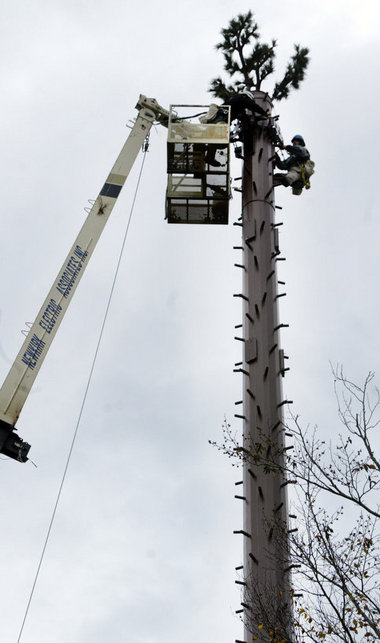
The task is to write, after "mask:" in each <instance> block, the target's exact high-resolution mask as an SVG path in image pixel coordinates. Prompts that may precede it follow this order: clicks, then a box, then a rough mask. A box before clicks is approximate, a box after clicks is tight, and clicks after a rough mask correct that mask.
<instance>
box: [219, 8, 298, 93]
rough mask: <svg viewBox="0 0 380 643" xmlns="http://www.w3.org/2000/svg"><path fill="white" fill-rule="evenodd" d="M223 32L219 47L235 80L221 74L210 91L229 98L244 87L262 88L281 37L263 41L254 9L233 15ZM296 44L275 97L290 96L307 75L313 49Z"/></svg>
mask: <svg viewBox="0 0 380 643" xmlns="http://www.w3.org/2000/svg"><path fill="white" fill-rule="evenodd" d="M221 34H222V37H223V40H222V41H221V42H219V43H218V44H217V45H216V49H218V50H221V52H222V54H223V57H224V63H225V64H224V69H225V71H226V72H227V73H228V75H229V77H230V79H231V84H230V85H227V84H226V83H225V82H224V81H223V80H222V79H221V78H220V77H218V78H215V79H214V80H212V81H211V84H210V88H209V91H210V92H211V93H212V94H213V95H214V96H215V97H216V98H220V99H222V100H223V101H225V100H227V99H228V98H229V97H230V96H231V94H234V93H237V92H239V91H242V89H243V88H244V87H250V88H252V89H255V90H260V89H261V85H262V82H263V81H264V80H265V79H266V78H267V77H268V76H270V75H271V74H272V73H273V72H274V61H275V57H276V47H277V41H276V40H272V42H271V44H267V43H263V42H260V34H259V28H258V25H257V23H256V22H255V21H254V19H253V14H252V11H248V13H246V14H239V15H238V16H237V17H236V18H233V19H232V20H231V21H230V23H229V25H228V27H227V28H226V29H222V31H221ZM249 47H251V50H249ZM294 47H295V53H294V54H293V56H292V57H291V59H290V61H289V63H288V65H287V68H286V71H285V74H284V77H283V78H282V80H281V81H280V82H279V83H276V84H275V87H274V91H273V95H272V98H273V99H276V100H282V99H283V98H287V97H288V95H289V93H290V90H291V89H292V88H293V89H298V88H299V85H300V83H301V81H302V80H303V79H304V77H305V71H306V68H307V66H308V64H309V55H308V54H309V49H307V48H306V47H301V46H300V45H294Z"/></svg>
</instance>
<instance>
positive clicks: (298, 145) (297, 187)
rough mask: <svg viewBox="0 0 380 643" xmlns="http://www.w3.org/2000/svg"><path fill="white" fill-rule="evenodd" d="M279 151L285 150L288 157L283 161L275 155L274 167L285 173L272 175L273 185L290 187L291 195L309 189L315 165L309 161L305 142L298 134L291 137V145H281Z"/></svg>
mask: <svg viewBox="0 0 380 643" xmlns="http://www.w3.org/2000/svg"><path fill="white" fill-rule="evenodd" d="M280 149H283V150H286V151H287V152H288V153H289V156H288V158H286V159H285V160H284V161H283V160H282V159H281V158H280V157H279V155H278V154H276V159H275V165H276V167H278V168H279V169H280V170H287V172H286V174H282V173H277V174H274V175H273V185H274V186H277V185H284V186H285V187H288V186H291V187H292V192H293V194H297V195H299V194H301V193H302V190H303V188H306V190H308V189H309V188H310V177H311V175H312V174H314V166H315V163H314V161H311V160H310V154H309V150H307V149H306V146H305V141H304V139H303V137H302V136H300V134H296V135H295V136H293V138H292V144H291V145H281V146H280Z"/></svg>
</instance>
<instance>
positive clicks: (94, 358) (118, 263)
mask: <svg viewBox="0 0 380 643" xmlns="http://www.w3.org/2000/svg"><path fill="white" fill-rule="evenodd" d="M148 148H149V135H148V136H147V138H146V139H145V142H144V144H143V147H142V151H143V159H142V163H141V167H140V172H139V175H138V179H137V185H136V189H135V193H134V196H133V200H132V205H131V210H130V213H129V218H128V222H127V226H126V229H125V233H124V238H123V242H122V244H121V249H120V252H119V259H118V262H117V265H116V269H115V274H114V278H113V281H112V285H111V290H110V294H109V296H108V300H107V304H106V309H105V312H104V315H103V322H102V325H101V329H100V332H99V338H98V342H97V345H96V348H95V353H94V357H93V360H92V364H91V368H90V373H89V376H88V378H87V384H86V388H85V391H84V395H83V399H82V404H81V407H80V410H79V415H78V419H77V423H76V426H75V430H74V435H73V438H72V440H71V445H70V449H69V453H68V456H67V460H66V464H65V468H64V471H63V475H62V479H61V483H60V486H59V489H58V494H57V498H56V501H55V504H54V508H53V513H52V516H51V519H50V523H49V527H48V530H47V533H46V537H45V541H44V545H43V548H42V552H41V556H40V560H39V563H38V566H37V571H36V574H35V576H34V581H33V585H32V589H31V591H30V595H29V600H28V603H27V606H26V609H25V613H24V617H23V620H22V624H21V628H20V632H19V635H18V638H17V643H20V640H21V636H22V633H23V630H24V626H25V621H26V619H27V616H28V613H29V608H30V605H31V602H32V598H33V595H34V590H35V588H36V584H37V580H38V577H39V574H40V571H41V566H42V562H43V559H44V556H45V551H46V548H47V544H48V541H49V538H50V534H51V530H52V527H53V523H54V519H55V515H56V513H57V508H58V504H59V501H60V498H61V494H62V489H63V485H64V483H65V479H66V474H67V470H68V468H69V464H70V460H71V456H72V453H73V449H74V445H75V441H76V438H77V434H78V429H79V425H80V421H81V419H82V414H83V409H84V406H85V403H86V399H87V394H88V391H89V388H90V383H91V380H92V376H93V373H94V368H95V363H96V360H97V357H98V353H99V348H100V344H101V341H102V337H103V332H104V328H105V325H106V321H107V317H108V312H109V309H110V305H111V300H112V297H113V293H114V290H115V285H116V280H117V277H118V273H119V268H120V264H121V259H122V256H123V252H124V247H125V243H126V240H127V235H128V231H129V226H130V224H131V219H132V214H133V210H134V206H135V202H136V197H137V192H138V189H139V186H140V181H141V176H142V172H143V169H144V163H145V158H146V153H147V151H148Z"/></svg>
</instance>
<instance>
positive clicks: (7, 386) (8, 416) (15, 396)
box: [0, 95, 169, 462]
mask: <svg viewBox="0 0 380 643" xmlns="http://www.w3.org/2000/svg"><path fill="white" fill-rule="evenodd" d="M136 109H138V110H139V113H138V116H137V118H136V121H135V123H134V125H133V127H132V130H131V132H130V134H129V136H128V138H127V140H126V142H125V144H124V146H123V148H122V150H121V152H120V154H119V156H118V157H117V159H116V162H115V164H114V166H113V167H112V170H111V172H110V173H109V174H108V176H107V179H106V182H105V184H104V186H103V188H102V189H101V191H100V193H99V196H98V197H97V199H96V200H95V202H94V204H93V206H92V208H91V210H90V212H89V214H88V216H87V218H86V221H85V222H84V224H83V226H82V229H81V230H80V232H79V234H78V236H77V238H76V239H75V241H74V243H73V246H72V247H71V249H70V252H69V254H68V255H67V258H66V259H65V261H64V263H63V266H62V268H61V270H60V271H59V273H58V275H57V278H56V279H55V281H54V283H53V285H52V287H51V289H50V291H49V293H48V295H47V297H46V299H45V301H44V303H43V304H42V307H41V309H40V311H39V313H38V315H37V317H36V319H35V321H34V323H33V325H32V326H31V328H30V331H29V333H28V336H27V337H26V339H25V341H24V343H23V345H22V346H21V349H20V351H19V353H18V355H17V357H16V359H15V361H14V362H13V365H12V366H11V369H10V371H9V373H8V375H7V377H6V378H5V381H4V383H3V385H2V387H1V389H0V453H4V454H5V455H7V456H9V457H11V458H14V459H16V460H19V461H20V462H26V460H27V459H28V458H27V454H28V452H29V449H30V445H29V444H27V443H26V442H24V441H23V440H22V439H21V438H20V437H19V436H18V435H17V433H15V432H14V426H15V423H16V421H17V419H18V417H19V415H20V412H21V409H22V407H23V405H24V403H25V401H26V399H27V397H28V395H29V392H30V390H31V388H32V385H33V382H34V380H35V379H36V376H37V373H38V371H39V369H40V368H41V365H42V362H43V360H44V359H45V357H46V354H47V352H48V350H49V347H50V345H51V343H52V341H53V339H54V337H55V334H56V332H57V330H58V327H59V325H60V323H61V321H62V319H63V316H64V314H65V312H66V310H67V308H68V305H69V303H70V301H71V299H72V297H73V295H74V292H75V289H76V287H77V285H78V283H79V281H80V279H81V277H82V275H83V272H84V270H85V268H86V266H87V264H88V262H89V260H90V257H91V255H92V253H93V251H94V248H95V246H96V244H97V242H98V240H99V237H100V235H101V233H102V232H103V229H104V226H105V224H106V223H107V220H108V218H109V216H110V214H111V212H112V209H113V207H114V205H115V203H116V200H117V198H118V196H119V193H120V191H121V189H122V187H123V185H124V183H125V180H126V178H127V176H128V174H129V172H130V170H131V168H132V166H133V164H134V162H135V160H136V157H137V155H138V152H139V150H140V149H141V147H142V144H143V142H144V140H145V138H146V136H147V135H148V133H149V131H150V129H151V127H152V125H153V123H154V121H159V122H161V123H162V124H163V125H166V124H167V122H168V116H169V113H168V112H167V111H166V110H165V109H163V108H162V107H160V105H159V104H158V103H157V101H156V100H155V99H153V98H146V97H145V96H142V95H141V96H140V98H139V100H138V103H137V105H136Z"/></svg>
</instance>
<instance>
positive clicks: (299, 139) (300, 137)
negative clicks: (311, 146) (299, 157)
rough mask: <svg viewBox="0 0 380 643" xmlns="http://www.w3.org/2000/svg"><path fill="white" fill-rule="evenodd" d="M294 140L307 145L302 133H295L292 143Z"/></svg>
mask: <svg viewBox="0 0 380 643" xmlns="http://www.w3.org/2000/svg"><path fill="white" fill-rule="evenodd" d="M293 141H299V142H300V143H301V145H303V146H304V147H305V141H304V140H303V138H302V136H301V134H295V135H294V136H293V138H292V143H293Z"/></svg>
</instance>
